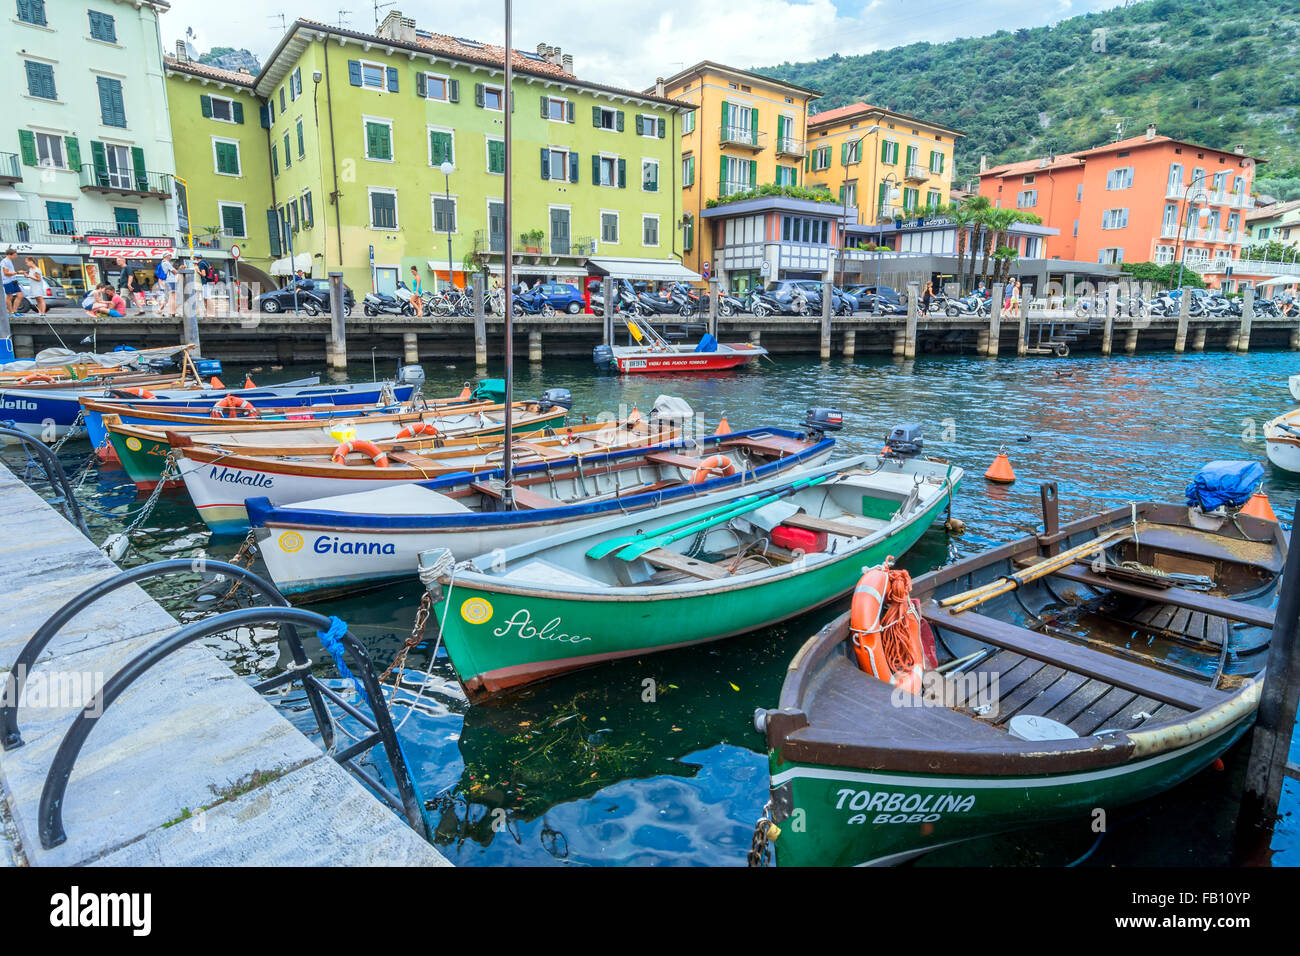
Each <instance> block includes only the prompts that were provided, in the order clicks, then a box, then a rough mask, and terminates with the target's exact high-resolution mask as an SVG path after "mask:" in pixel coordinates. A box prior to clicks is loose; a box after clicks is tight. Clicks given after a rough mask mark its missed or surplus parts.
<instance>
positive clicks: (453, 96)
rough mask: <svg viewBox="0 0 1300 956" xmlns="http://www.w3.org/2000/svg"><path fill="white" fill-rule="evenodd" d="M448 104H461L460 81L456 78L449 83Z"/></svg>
mask: <svg viewBox="0 0 1300 956" xmlns="http://www.w3.org/2000/svg"><path fill="white" fill-rule="evenodd" d="M447 102H449V103H459V102H460V80H458V79H455V78H454V77H453V78H452V79H450V80H448V81H447Z"/></svg>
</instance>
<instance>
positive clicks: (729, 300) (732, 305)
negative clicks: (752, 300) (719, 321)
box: [718, 292, 748, 318]
mask: <svg viewBox="0 0 1300 956" xmlns="http://www.w3.org/2000/svg"><path fill="white" fill-rule="evenodd" d="M746 308H748V306H747V305H746V303H745V300H744V299H741V298H739V297H737V296H734V295H730V294H728V293H725V292H723V293H720V294H719V295H718V315H721V316H723V317H725V318H730V317H731V316H733V315H739V314H740V313H742V312H744V311H745V309H746Z"/></svg>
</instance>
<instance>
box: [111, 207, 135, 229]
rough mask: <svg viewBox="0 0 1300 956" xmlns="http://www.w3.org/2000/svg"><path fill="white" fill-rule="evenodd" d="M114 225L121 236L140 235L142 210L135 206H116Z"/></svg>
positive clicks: (114, 209) (114, 208)
mask: <svg viewBox="0 0 1300 956" xmlns="http://www.w3.org/2000/svg"><path fill="white" fill-rule="evenodd" d="M113 225H115V226H117V234H118V235H119V236H138V235H140V210H139V209H136V208H135V207H133V206H114V207H113Z"/></svg>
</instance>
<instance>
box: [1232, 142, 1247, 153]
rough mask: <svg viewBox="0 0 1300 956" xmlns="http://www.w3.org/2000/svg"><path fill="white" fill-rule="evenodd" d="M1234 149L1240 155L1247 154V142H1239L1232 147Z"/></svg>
mask: <svg viewBox="0 0 1300 956" xmlns="http://www.w3.org/2000/svg"><path fill="white" fill-rule="evenodd" d="M1232 151H1233V152H1234V153H1236V154H1237V155H1238V156H1245V155H1246V144H1245V143H1238V144H1237V145H1236V146H1234V147H1232Z"/></svg>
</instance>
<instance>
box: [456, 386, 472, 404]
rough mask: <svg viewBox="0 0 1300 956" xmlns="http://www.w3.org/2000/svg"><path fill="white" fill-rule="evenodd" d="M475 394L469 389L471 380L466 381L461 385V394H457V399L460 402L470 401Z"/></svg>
mask: <svg viewBox="0 0 1300 956" xmlns="http://www.w3.org/2000/svg"><path fill="white" fill-rule="evenodd" d="M473 394H474V393H473V392H471V391H470V389H469V382H466V383H465V384H464V385H463V386H462V387H461V390H460V394H459V395H457V396H456V401H458V402H464V401H468V400H469V399H470V398H471V397H472V396H473Z"/></svg>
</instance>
